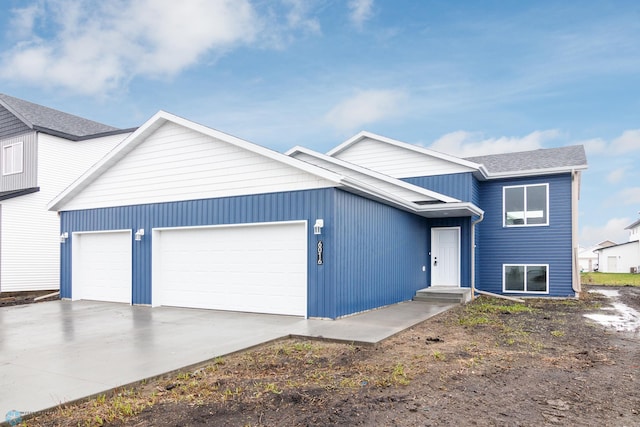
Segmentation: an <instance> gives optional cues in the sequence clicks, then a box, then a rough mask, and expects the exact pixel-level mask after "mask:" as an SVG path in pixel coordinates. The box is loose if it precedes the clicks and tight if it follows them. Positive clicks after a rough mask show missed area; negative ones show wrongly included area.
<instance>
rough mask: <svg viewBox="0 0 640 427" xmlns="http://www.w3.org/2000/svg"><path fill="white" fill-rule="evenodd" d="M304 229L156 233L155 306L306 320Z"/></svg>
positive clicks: (260, 226)
mask: <svg viewBox="0 0 640 427" xmlns="http://www.w3.org/2000/svg"><path fill="white" fill-rule="evenodd" d="M306 236H307V232H306V223H304V222H295V223H290V222H287V223H269V224H252V225H242V226H220V227H204V228H203V227H198V228H179V229H161V230H154V234H153V305H169V306H177V307H192V308H208V309H217V310H232V311H245V312H254V313H272V314H290V315H298V316H306V314H307V237H306Z"/></svg>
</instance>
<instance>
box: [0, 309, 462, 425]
mask: <svg viewBox="0 0 640 427" xmlns="http://www.w3.org/2000/svg"><path fill="white" fill-rule="evenodd" d="M451 307H452V305H451V304H442V303H427V302H405V303H401V304H396V305H393V306H389V307H385V308H382V309H379V310H374V311H370V312H367V313H362V314H359V315H356V316H351V317H347V318H344V319H339V320H315V319H302V318H299V317H291V316H276V315H265V314H250V313H235V312H226V311H213V310H195V309H184V308H170V307H159V308H150V307H141V306H128V305H124V304H114V303H105V302H92V301H74V302H71V301H53V302H45V303H39V304H30V305H23V306H14V307H3V308H0V385H1V386H0V422H2V421H4V415H5V414H6V413H7V412H9V411H11V410H16V411H20V412H27V413H28V412H37V411H42V410H45V409H48V408H52V407H54V406H57V405H58V404H60V403H64V402H70V401H73V400H77V399H81V398H83V397H87V396H91V395H94V394H97V393H103V392H106V391H108V390H111V389H113V388H115V387H118V386H122V385H126V384H130V383H133V382H136V381H140V380H143V379H145V378H151V377H155V376H158V375H161V374H164V373H167V372H171V371H175V370H177V369H180V368H184V367H188V366H191V365H195V364H199V363H202V362H204V361H207V360H210V359H213V358H215V357H218V356H223V355H226V354H229V353H233V352H236V351H240V350H243V349H247V348H250V347H254V346H257V345H260V344H263V343H265V342H269V341H272V340H276V339H280V338H285V337H289V336H302V337H313V338H324V339H331V340H343V341H348V342H357V343H376V342H379V341H381V340H383V339H385V338H388V337H389V336H391V335H394V334H396V333H398V332H400V331H402V330H404V329H406V328H409V327H411V326H413V325H415V324H417V323H420V322H422V321H423V320H425V319H428V318H429V317H431V316H434V315H436V314H438V313H441V312H443V311H445V310H447V309H449V308H451Z"/></svg>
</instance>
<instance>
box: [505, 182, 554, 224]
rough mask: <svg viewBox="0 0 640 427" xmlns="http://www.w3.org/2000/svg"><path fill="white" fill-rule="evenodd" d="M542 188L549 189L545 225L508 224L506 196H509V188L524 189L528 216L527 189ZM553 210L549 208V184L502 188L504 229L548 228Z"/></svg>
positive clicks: (525, 208)
mask: <svg viewBox="0 0 640 427" xmlns="http://www.w3.org/2000/svg"><path fill="white" fill-rule="evenodd" d="M540 186H544V187H546V189H547V192H546V194H547V200H546V204H547V222H545V223H544V224H507V215H506V211H507V206H506V204H507V203H506V200H507V198H506V194H507V189H508V188H524V189H525V194H524V212H525V215H526V212H527V190H526V188H527V187H540ZM550 212H551V209H550V208H549V183H542V184H522V185H507V186H504V187H502V226H503V227H509V228H511V227H548V226H549V217H550V216H551V214H550Z"/></svg>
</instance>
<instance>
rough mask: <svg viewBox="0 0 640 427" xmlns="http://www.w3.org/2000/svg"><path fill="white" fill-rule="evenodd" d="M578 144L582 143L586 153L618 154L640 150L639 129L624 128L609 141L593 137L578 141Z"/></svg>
mask: <svg viewBox="0 0 640 427" xmlns="http://www.w3.org/2000/svg"><path fill="white" fill-rule="evenodd" d="M580 144H583V145H584V147H585V149H586V150H587V153H588V154H605V155H619V154H627V153H630V152H632V151H640V129H629V130H625V131H624V132H622V134H621V135H620V136H619V137H617V138H614V139H612V140H611V141H606V140H604V139H602V138H593V139H588V140H585V141H580Z"/></svg>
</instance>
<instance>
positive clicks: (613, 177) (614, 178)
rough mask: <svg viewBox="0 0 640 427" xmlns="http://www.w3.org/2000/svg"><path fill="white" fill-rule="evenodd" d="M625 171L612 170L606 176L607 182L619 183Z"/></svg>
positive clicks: (621, 169)
mask: <svg viewBox="0 0 640 427" xmlns="http://www.w3.org/2000/svg"><path fill="white" fill-rule="evenodd" d="M626 171H627V168H626V167H622V168H618V169H614V170H612V171H611V172H609V174H607V182H610V183H611V184H616V183H618V182H620V181H621V180H622V178H624V174H625V172H626Z"/></svg>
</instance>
